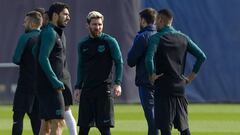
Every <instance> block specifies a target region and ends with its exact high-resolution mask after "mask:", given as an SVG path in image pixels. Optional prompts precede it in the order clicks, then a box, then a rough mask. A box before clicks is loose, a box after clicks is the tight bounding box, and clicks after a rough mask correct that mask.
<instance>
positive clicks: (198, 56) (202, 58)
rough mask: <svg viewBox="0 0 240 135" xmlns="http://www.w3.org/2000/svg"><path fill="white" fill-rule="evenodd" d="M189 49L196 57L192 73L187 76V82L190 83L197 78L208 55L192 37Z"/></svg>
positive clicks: (189, 40) (189, 41)
mask: <svg viewBox="0 0 240 135" xmlns="http://www.w3.org/2000/svg"><path fill="white" fill-rule="evenodd" d="M187 51H188V52H189V53H190V54H192V55H193V56H194V57H195V58H196V62H195V64H194V66H193V69H192V73H190V75H188V76H187V82H188V83H190V82H192V81H193V80H194V79H195V78H196V76H197V73H198V72H199V70H200V67H201V65H202V63H203V62H204V61H205V60H206V58H207V57H206V55H205V54H204V52H203V51H202V50H201V49H200V48H199V47H198V46H197V45H196V44H195V43H194V42H193V41H192V40H191V39H190V38H188V46H187Z"/></svg>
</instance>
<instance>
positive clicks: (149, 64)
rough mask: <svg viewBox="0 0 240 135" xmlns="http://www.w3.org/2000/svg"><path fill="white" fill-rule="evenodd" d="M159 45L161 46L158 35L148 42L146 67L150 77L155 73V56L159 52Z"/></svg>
mask: <svg viewBox="0 0 240 135" xmlns="http://www.w3.org/2000/svg"><path fill="white" fill-rule="evenodd" d="M158 44H159V38H158V36H157V35H156V34H155V35H153V36H151V37H150V39H149V42H148V49H147V52H146V57H145V65H146V69H147V72H148V74H149V75H152V74H154V73H155V66H154V54H155V52H156V51H157V46H158Z"/></svg>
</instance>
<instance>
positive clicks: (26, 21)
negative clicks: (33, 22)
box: [23, 16, 31, 32]
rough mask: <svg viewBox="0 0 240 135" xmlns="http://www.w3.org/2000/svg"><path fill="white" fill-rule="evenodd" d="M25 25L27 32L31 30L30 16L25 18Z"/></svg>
mask: <svg viewBox="0 0 240 135" xmlns="http://www.w3.org/2000/svg"><path fill="white" fill-rule="evenodd" d="M23 26H24V29H25V32H28V31H30V30H31V26H30V18H29V17H28V16H26V17H25V18H24V22H23Z"/></svg>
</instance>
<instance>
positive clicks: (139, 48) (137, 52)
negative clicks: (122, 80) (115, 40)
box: [127, 35, 147, 67]
mask: <svg viewBox="0 0 240 135" xmlns="http://www.w3.org/2000/svg"><path fill="white" fill-rule="evenodd" d="M146 49H147V41H146V39H145V38H144V36H143V35H138V36H136V37H135V39H134V42H133V46H132V48H131V49H130V51H129V52H128V57H127V63H128V66H130V67H134V66H136V64H137V62H138V61H139V58H140V57H142V56H143V55H144V54H145V52H146Z"/></svg>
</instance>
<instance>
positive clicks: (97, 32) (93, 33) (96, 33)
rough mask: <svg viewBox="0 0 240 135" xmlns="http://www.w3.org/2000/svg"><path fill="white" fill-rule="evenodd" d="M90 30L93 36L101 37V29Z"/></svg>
mask: <svg viewBox="0 0 240 135" xmlns="http://www.w3.org/2000/svg"><path fill="white" fill-rule="evenodd" d="M89 31H90V34H91V35H92V36H93V37H99V36H100V35H101V33H102V32H101V31H98V30H96V29H91V28H90V29H89Z"/></svg>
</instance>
